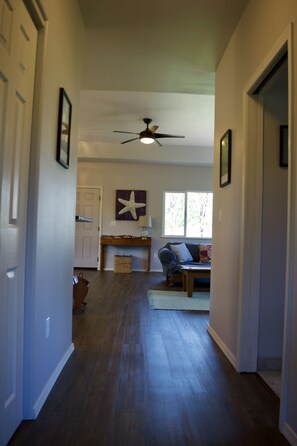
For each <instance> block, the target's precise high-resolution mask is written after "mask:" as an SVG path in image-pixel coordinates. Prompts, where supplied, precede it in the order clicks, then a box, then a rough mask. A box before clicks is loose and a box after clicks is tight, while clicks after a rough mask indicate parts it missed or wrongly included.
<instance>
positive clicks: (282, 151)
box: [279, 125, 288, 167]
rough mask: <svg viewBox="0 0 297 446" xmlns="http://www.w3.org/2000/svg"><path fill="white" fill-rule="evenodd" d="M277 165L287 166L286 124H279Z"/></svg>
mask: <svg viewBox="0 0 297 446" xmlns="http://www.w3.org/2000/svg"><path fill="white" fill-rule="evenodd" d="M279 165H280V167H288V126H287V125H280V126H279Z"/></svg>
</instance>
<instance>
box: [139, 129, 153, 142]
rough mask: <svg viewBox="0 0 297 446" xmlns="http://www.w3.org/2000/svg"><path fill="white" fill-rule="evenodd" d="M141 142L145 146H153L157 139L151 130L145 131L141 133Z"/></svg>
mask: <svg viewBox="0 0 297 446" xmlns="http://www.w3.org/2000/svg"><path fill="white" fill-rule="evenodd" d="M140 141H141V142H142V143H143V144H152V143H153V142H154V141H155V137H154V135H153V134H152V132H150V130H144V131H143V132H141V133H140Z"/></svg>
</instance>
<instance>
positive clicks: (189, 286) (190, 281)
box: [187, 274, 194, 297]
mask: <svg viewBox="0 0 297 446" xmlns="http://www.w3.org/2000/svg"><path fill="white" fill-rule="evenodd" d="M193 288H194V277H193V276H192V274H187V296H188V297H192V296H193Z"/></svg>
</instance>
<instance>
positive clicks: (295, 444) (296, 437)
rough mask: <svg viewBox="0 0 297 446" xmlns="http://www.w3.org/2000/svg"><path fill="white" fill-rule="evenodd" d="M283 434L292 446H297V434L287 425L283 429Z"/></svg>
mask: <svg viewBox="0 0 297 446" xmlns="http://www.w3.org/2000/svg"><path fill="white" fill-rule="evenodd" d="M281 433H282V434H283V435H284V436H285V437H286V439H287V440H288V442H289V443H290V444H291V445H292V446H297V432H295V431H294V430H293V429H292V428H291V426H289V425H288V424H287V423H285V424H284V427H283V429H281Z"/></svg>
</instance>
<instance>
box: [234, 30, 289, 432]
mask: <svg viewBox="0 0 297 446" xmlns="http://www.w3.org/2000/svg"><path fill="white" fill-rule="evenodd" d="M292 41H293V28H292V25H289V26H288V27H287V28H286V29H285V31H284V33H283V34H282V35H281V36H280V38H279V39H278V41H277V42H276V44H275V45H274V47H273V48H272V49H271V51H270V52H269V53H268V54H267V56H266V57H265V59H264V60H263V62H262V64H261V65H260V66H259V68H258V69H257V71H256V72H255V73H254V75H253V76H252V77H251V79H250V81H249V82H248V83H247V84H246V86H245V88H244V91H243V93H244V94H243V98H244V101H243V112H244V129H243V134H244V138H243V147H244V151H243V153H244V172H243V188H242V202H243V211H242V221H241V231H242V232H241V268H240V275H241V276H240V288H239V296H240V298H239V324H238V344H237V364H236V367H237V370H238V371H239V372H256V371H257V370H258V348H259V339H260V338H259V332H260V330H262V329H263V327H264V325H260V324H261V318H260V317H259V316H260V301H261V299H260V296H261V287H262V289H263V283H262V282H261V273H262V270H261V268H262V267H263V263H262V243H263V242H264V241H263V240H262V215H263V195H264V194H265V189H264V188H263V178H264V168H263V161H264V160H263V141H264V113H263V98H262V97H261V96H260V95H256V96H255V95H254V93H255V92H256V91H257V88H258V87H259V86H260V85H261V83H262V82H263V80H264V79H265V78H267V76H268V75H269V73H271V71H272V70H273V69H274V68H275V67H276V65H277V64H278V62H279V61H280V60H281V59H282V58H283V56H284V55H285V54H287V57H288V70H287V71H288V73H287V88H288V94H287V104H288V107H287V108H288V116H287V118H288V121H287V123H288V144H287V146H288V168H287V174H286V175H288V179H287V199H286V200H285V207H286V211H287V225H286V234H285V236H284V238H285V242H284V245H283V247H282V249H283V254H284V258H285V262H284V264H285V279H284V280H283V282H281V283H282V285H281V286H282V293H283V295H284V298H283V299H284V302H285V308H282V314H283V315H284V317H283V319H282V323H284V325H283V326H284V330H283V337H284V341H283V344H282V350H281V369H282V377H281V389H282V392H281V399H280V429H281V430H282V429H284V428H285V425H284V420H285V414H286V408H287V406H286V404H287V396H288V380H289V372H290V370H289V367H290V365H289V360H290V352H291V349H292V338H291V334H290V331H289V329H290V324H291V319H292V315H291V312H290V311H289V308H290V305H291V301H292V293H293V291H292V277H293V275H294V272H293V268H292V258H293V246H292V243H291V240H293V234H294V225H293V224H294V220H293V208H294V189H293V186H294V185H293V182H292V169H293V166H292V163H290V159H291V156H292V155H291V153H292V152H291V141H292V128H293V125H292V124H293V110H294V109H293V84H292V79H293V72H292V66H293V64H292V61H293V46H292ZM282 119H283V117H282ZM268 246H269V244H268ZM267 252H268V251H267ZM273 258H275V259H276V262H277V261H278V260H277V258H278V253H277V252H276V253H275V257H273ZM264 260H265V258H264V259H263V262H264ZM266 292H267V290H266ZM261 305H263V302H261ZM262 309H265V305H263V308H262ZM262 309H261V311H262ZM266 309H267V304H266ZM268 309H269V308H268ZM264 315H267V313H265V311H264ZM270 327H271V325H270ZM270 334H271V332H270Z"/></svg>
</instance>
